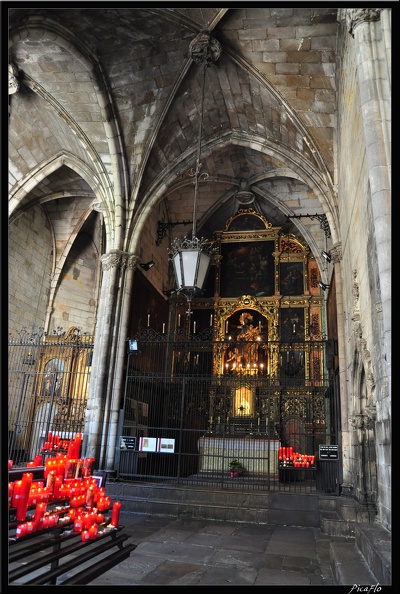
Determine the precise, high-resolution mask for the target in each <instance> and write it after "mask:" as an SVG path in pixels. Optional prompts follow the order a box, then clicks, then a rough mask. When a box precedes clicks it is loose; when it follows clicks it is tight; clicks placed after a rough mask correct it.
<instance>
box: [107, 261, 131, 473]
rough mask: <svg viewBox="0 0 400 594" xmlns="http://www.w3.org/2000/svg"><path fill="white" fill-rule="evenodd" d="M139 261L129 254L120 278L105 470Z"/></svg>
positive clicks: (113, 440) (110, 459)
mask: <svg viewBox="0 0 400 594" xmlns="http://www.w3.org/2000/svg"><path fill="white" fill-rule="evenodd" d="M138 261H139V257H138V256H134V255H129V256H128V257H127V258H126V260H125V269H124V271H125V273H124V275H123V278H122V279H121V281H122V282H121V290H120V292H121V301H120V315H119V321H118V325H117V326H118V327H117V328H116V336H115V341H114V345H113V346H114V350H115V365H114V375H113V378H114V381H113V384H112V386H111V387H110V396H111V404H110V407H109V408H108V410H109V417H108V432H107V440H106V443H103V444H102V450H104V451H102V455H101V459H102V460H103V459H104V460H105V469H106V470H107V471H113V470H115V465H114V460H115V450H116V445H117V438H118V421H119V414H120V409H121V405H122V403H123V397H124V388H125V381H124V380H125V373H126V358H127V342H126V341H127V338H129V336H128V324H129V315H130V309H131V305H132V288H133V274H134V270H135V268H136V265H137V263H138Z"/></svg>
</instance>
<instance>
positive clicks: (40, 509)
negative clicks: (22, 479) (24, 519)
mask: <svg viewBox="0 0 400 594" xmlns="http://www.w3.org/2000/svg"><path fill="white" fill-rule="evenodd" d="M45 511H46V504H45V503H37V504H36V510H35V522H36V524H39V522H40V521H41V519H42V518H43V516H44V512H45ZM38 528H39V526H38Z"/></svg>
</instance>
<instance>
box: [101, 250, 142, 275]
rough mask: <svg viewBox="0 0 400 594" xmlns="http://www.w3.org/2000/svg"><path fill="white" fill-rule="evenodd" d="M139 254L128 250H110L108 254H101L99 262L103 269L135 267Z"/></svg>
mask: <svg viewBox="0 0 400 594" xmlns="http://www.w3.org/2000/svg"><path fill="white" fill-rule="evenodd" d="M138 260H139V256H137V255H136V254H130V253H129V252H121V251H120V250H111V251H110V252H108V254H104V255H103V256H101V263H102V265H103V270H110V269H111V268H120V269H121V270H122V269H124V268H136V264H137V262H138Z"/></svg>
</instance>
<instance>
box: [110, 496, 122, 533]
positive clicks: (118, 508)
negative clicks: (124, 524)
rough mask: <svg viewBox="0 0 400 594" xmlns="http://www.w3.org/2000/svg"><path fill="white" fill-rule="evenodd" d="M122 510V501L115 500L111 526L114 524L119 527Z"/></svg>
mask: <svg viewBox="0 0 400 594" xmlns="http://www.w3.org/2000/svg"><path fill="white" fill-rule="evenodd" d="M120 511H121V502H120V501H115V502H114V505H113V509H112V514H111V522H110V524H111V526H114V527H115V528H117V527H118V522H119V512H120Z"/></svg>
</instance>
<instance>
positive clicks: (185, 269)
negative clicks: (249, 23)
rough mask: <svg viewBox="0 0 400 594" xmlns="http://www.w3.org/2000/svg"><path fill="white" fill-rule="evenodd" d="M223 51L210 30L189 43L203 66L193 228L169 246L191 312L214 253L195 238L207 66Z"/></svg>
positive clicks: (210, 245)
mask: <svg viewBox="0 0 400 594" xmlns="http://www.w3.org/2000/svg"><path fill="white" fill-rule="evenodd" d="M220 54H221V46H220V44H219V43H218V41H217V40H216V39H213V38H211V37H210V35H209V33H208V31H202V32H201V33H199V35H198V36H197V37H196V38H195V39H194V40H193V41H192V42H191V44H190V55H191V58H192V60H193V61H194V62H196V63H201V64H202V65H203V84H202V93H201V111H200V124H199V135H198V145H197V158H196V168H195V170H194V171H193V172H192V175H193V178H194V204H193V229H192V237H191V239H189V238H187V237H184V238H183V240H179V239H175V240H174V241H173V242H172V244H171V247H170V248H169V249H168V253H169V255H170V260H171V261H172V263H173V265H174V273H175V280H176V291H177V293H182V294H183V295H185V296H186V299H187V301H188V303H189V308H188V314H190V313H191V301H192V299H193V297H194V296H195V295H198V294H200V293H201V292H202V291H203V289H204V283H205V281H206V278H207V273H208V270H209V268H210V264H211V258H212V255H213V253H214V247H213V246H214V244H213V242H212V241H210V240H208V239H204V237H202V238H201V239H199V238H197V237H196V219H197V200H198V190H199V180H200V178H202V179H206V178H207V177H208V174H207V173H203V174H201V173H200V170H201V163H200V153H201V134H202V126H203V114H204V86H205V73H206V69H207V67H208V66H210V65H211V64H213V63H215V62H216V61H217V60H218V58H219V56H220Z"/></svg>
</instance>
